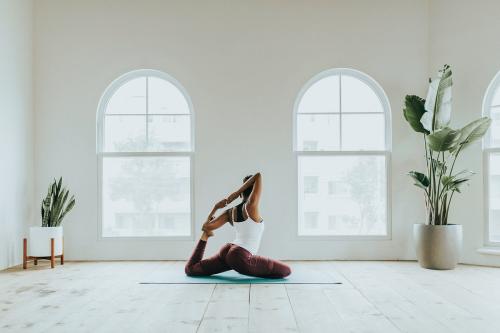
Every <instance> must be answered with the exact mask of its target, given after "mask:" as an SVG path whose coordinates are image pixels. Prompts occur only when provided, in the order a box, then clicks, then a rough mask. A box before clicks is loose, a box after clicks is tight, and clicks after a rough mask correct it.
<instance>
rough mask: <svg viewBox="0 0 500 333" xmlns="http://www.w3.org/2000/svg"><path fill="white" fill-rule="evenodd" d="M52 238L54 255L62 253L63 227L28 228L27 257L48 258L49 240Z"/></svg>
mask: <svg viewBox="0 0 500 333" xmlns="http://www.w3.org/2000/svg"><path fill="white" fill-rule="evenodd" d="M51 238H54V255H55V256H58V255H61V254H62V253H63V227H30V237H29V242H28V255H30V256H32V257H50V239H51Z"/></svg>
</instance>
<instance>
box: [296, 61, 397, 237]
mask: <svg viewBox="0 0 500 333" xmlns="http://www.w3.org/2000/svg"><path fill="white" fill-rule="evenodd" d="M294 141H295V142H294V146H295V151H296V153H297V161H298V234H299V235H301V236H369V237H373V236H375V237H388V236H389V233H390V223H389V221H390V218H389V216H390V212H389V209H388V207H389V200H388V169H389V165H390V160H389V159H390V107H389V101H388V99H387V97H386V95H385V93H384V91H383V90H382V88H381V87H380V86H379V85H378V84H377V83H376V82H375V81H374V80H373V79H372V78H370V77H369V76H367V75H366V74H363V73H361V72H359V71H356V70H352V69H332V70H327V71H325V72H322V73H320V74H318V75H316V76H315V77H313V78H312V79H311V80H310V81H309V82H308V83H307V84H306V85H305V86H304V87H303V89H302V90H301V92H300V93H299V96H298V97H297V100H296V103H295V135H294Z"/></svg>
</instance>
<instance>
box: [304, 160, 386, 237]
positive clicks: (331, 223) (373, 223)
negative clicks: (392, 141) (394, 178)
mask: <svg viewBox="0 0 500 333" xmlns="http://www.w3.org/2000/svg"><path fill="white" fill-rule="evenodd" d="M314 178H316V179H317V184H318V185H317V189H316V191H315V192H314V193H312V191H311V185H310V183H311V179H314ZM386 204H387V202H386V168H385V157H384V156H300V157H299V234H300V235H314V236H322V235H386V234H387V212H386Z"/></svg>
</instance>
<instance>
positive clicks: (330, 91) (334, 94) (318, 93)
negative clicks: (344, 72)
mask: <svg viewBox="0 0 500 333" xmlns="http://www.w3.org/2000/svg"><path fill="white" fill-rule="evenodd" d="M339 108H340V101H339V76H338V75H333V76H328V77H326V78H324V79H321V80H319V81H317V82H316V83H314V84H313V85H312V86H311V87H309V89H308V90H307V91H306V92H305V93H304V95H303V96H302V99H301V100H300V103H299V107H298V110H297V112H298V113H310V112H318V113H328V112H337V113H338V112H340V109H339Z"/></svg>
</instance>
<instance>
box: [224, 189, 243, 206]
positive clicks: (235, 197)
mask: <svg viewBox="0 0 500 333" xmlns="http://www.w3.org/2000/svg"><path fill="white" fill-rule="evenodd" d="M239 196H240V195H239V194H238V193H236V192H233V193H231V194H230V195H229V196H228V197H227V199H226V202H227V204H230V203H231V202H233V201H234V200H236V199H238V197H239Z"/></svg>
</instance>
